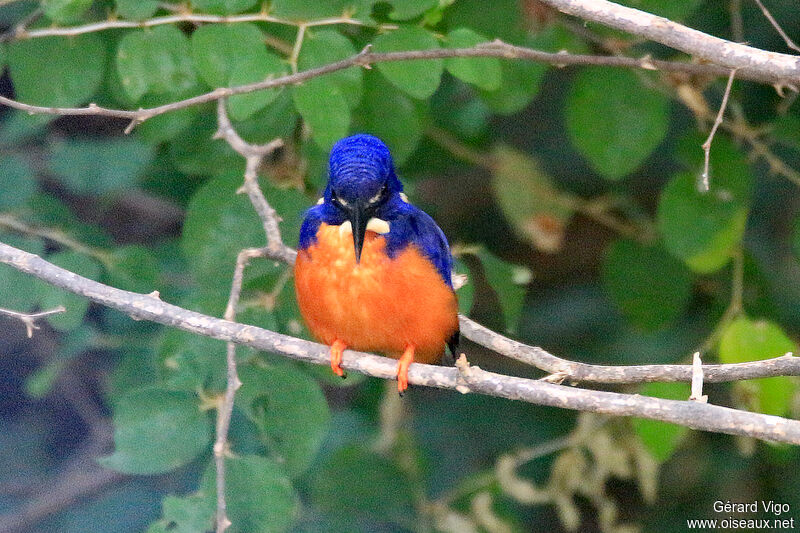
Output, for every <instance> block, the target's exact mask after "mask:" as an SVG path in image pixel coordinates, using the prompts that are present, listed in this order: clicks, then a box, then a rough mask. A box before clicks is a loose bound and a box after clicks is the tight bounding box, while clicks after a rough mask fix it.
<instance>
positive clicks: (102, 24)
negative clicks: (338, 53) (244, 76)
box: [0, 12, 383, 41]
mask: <svg viewBox="0 0 800 533" xmlns="http://www.w3.org/2000/svg"><path fill="white" fill-rule="evenodd" d="M181 22H190V23H194V24H211V23H222V24H234V23H239V22H271V23H274V24H283V25H286V26H301V25H305V26H332V25H336V24H349V25H354V26H372V25H373V24H371V23H369V22H365V21H362V20H358V19H354V18H350V17H330V18H324V19H319V20H314V21H310V22H302V21H296V20H290V19H284V18H280V17H274V16H272V15H269V14H268V13H264V12H261V13H246V14H242V15H207V14H203V13H176V14H174V15H165V16H163V17H154V18H151V19H147V20H142V21H135V20H102V21H98V22H92V23H89V24H83V25H81V26H66V27H58V26H55V27H52V28H39V29H35V30H28V29H26V28H25V27H24V26H23V27H21V28H20V27H17V28H15V29H12V30H11V31H9V32H7V33H5V34H3V35H0V41H11V40H15V39H35V38H38V37H55V36H74V35H82V34H85V33H94V32H99V31H106V30H113V29H123V28H152V27H154V26H162V25H165V24H178V23H181ZM381 27H383V26H381Z"/></svg>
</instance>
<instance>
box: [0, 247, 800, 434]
mask: <svg viewBox="0 0 800 533" xmlns="http://www.w3.org/2000/svg"><path fill="white" fill-rule="evenodd" d="M0 262H2V263H5V264H7V265H9V266H11V267H13V268H16V269H17V270H20V271H22V272H25V273H27V274H30V275H32V276H34V277H36V278H39V279H41V280H43V281H46V282H47V283H50V284H52V285H55V286H57V287H61V288H63V289H65V290H67V291H70V292H72V293H75V294H79V295H81V296H84V297H86V298H89V299H90V300H92V301H94V302H97V303H99V304H102V305H105V306H108V307H112V308H114V309H117V310H119V311H121V312H123V313H126V314H128V315H130V316H132V317H134V318H137V319H142V320H150V321H153V322H157V323H159V324H164V325H167V326H171V327H177V328H179V329H182V330H185V331H189V332H192V333H196V334H199V335H205V336H208V337H212V338H215V339H219V340H223V341H229V342H234V343H236V344H241V345H244V346H249V347H251V348H255V349H257V350H263V351H268V352H273V353H277V354H281V355H284V356H287V357H291V358H293V359H298V360H302V361H307V362H311V363H314V364H320V365H327V364H329V362H330V361H329V353H328V347H327V346H323V345H321V344H317V343H314V342H310V341H306V340H302V339H298V338H294V337H290V336H288V335H282V334H280V333H276V332H273V331H268V330H265V329H262V328H259V327H256V326H250V325H245V324H237V323H235V322H230V321H228V320H222V319H219V318H214V317H210V316H206V315H203V314H200V313H196V312H194V311H189V310H187V309H183V308H180V307H177V306H174V305H171V304H168V303H165V302H163V301H161V300H160V299H158V298H156V297H154V296H151V295H143V294H137V293H133V292H128V291H123V290H120V289H115V288H113V287H109V286H108V285H104V284H102V283H98V282H96V281H92V280H90V279H87V278H83V277H81V276H78V275H77V274H73V273H72V272H69V271H67V270H64V269H62V268H59V267H57V266H55V265H53V264H51V263H48V262H47V261H45V260H44V259H42V258H40V257H38V256H36V255H33V254H30V253H28V252H25V251H22V250H19V249H16V248H13V247H11V246H8V245H6V244H2V243H0ZM462 324H463V321H462ZM342 366H343V367H344V368H346V369H347V370H351V371H355V372H361V373H363V374H367V375H370V376H374V377H378V378H382V379H395V378H396V374H397V362H396V361H395V360H393V359H388V358H386V357H379V356H376V355H372V354H367V353H361V352H354V351H349V350H348V351H346V352H345V357H344V361H343V363H342ZM688 368H689V370H690V372H691V367H688ZM690 379H691V378H690ZM707 381H708V380H707ZM409 382H410V383H412V384H414V385H421V386H428V387H438V388H442V389H459V390H462V391H469V392H477V393H482V394H486V395H491V396H497V397H502V398H509V399H513V400H521V401H526V402H530V403H535V404H539V405H549V406H553V407H560V408H565V409H576V410H581V411H592V412H598V413H606V414H612V415H618V416H637V417H642V418H651V419H653V420H661V421H665V422H672V423H674V424H680V425H684V426H687V427H691V428H694V429H702V430H705V431H714V432H720V433H729V434H733V435H746V436H750V437H755V438H759V439H765V440H774V441H780V442H789V443H793V444H800V422H798V421H795V420H787V419H784V418H780V417H776V416H770V415H762V414H757V413H749V412H745V411H738V410H736V409H730V408H726V407H720V406H716V405H710V404H703V403H697V402H690V401H675V400H663V399H659V398H648V397H642V396H638V395H629V394H619V393H614V392H603V391H591V390H583V389H575V388H572V387H568V386H563V385H556V384H552V383H546V382H542V381H536V380H530V379H523V378H516V377H510V376H504V375H500V374H495V373H492V372H486V371H484V370H481V369H479V368H477V367H470V368H467V369H462V370H461V371H459V370H458V369H455V368H445V367H441V366H433V365H422V364H412V365H411V368H410V369H409ZM465 387H466V389H465Z"/></svg>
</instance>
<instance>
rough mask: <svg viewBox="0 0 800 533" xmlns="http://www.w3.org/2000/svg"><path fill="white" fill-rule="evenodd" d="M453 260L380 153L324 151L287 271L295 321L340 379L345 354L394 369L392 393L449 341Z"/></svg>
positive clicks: (372, 142)
mask: <svg viewBox="0 0 800 533" xmlns="http://www.w3.org/2000/svg"><path fill="white" fill-rule="evenodd" d="M452 268H453V260H452V256H451V255H450V247H449V246H448V244H447V238H446V237H445V236H444V233H443V232H442V230H441V229H440V228H439V226H437V225H436V222H434V220H433V219H432V218H431V217H430V216H429V215H428V214H427V213H425V212H424V211H422V210H420V209H419V208H417V207H415V206H413V205H412V204H411V203H409V201H408V197H407V196H406V195H405V194H404V193H403V184H402V183H401V182H400V180H399V179H398V177H397V175H396V174H395V169H394V162H393V161H392V155H391V153H390V151H389V148H388V147H387V146H386V145H385V144H384V143H383V141H381V140H380V139H378V138H377V137H374V136H372V135H366V134H358V135H353V136H351V137H345V138H344V139H341V140H339V141H338V142H337V143H336V144H334V146H333V148H332V149H331V153H330V160H329V164H328V183H327V185H326V187H325V192H324V193H323V196H322V198H320V199H319V201H318V202H317V205H315V206H314V207H312V208H311V209H309V210H308V211H307V212H306V215H305V220H304V221H303V225H302V226H301V228H300V244H299V246H298V253H297V261H296V262H295V266H294V275H295V290H296V293H297V303H298V304H299V307H300V313H301V315H302V316H303V318H304V320H305V321H306V324H307V325H308V328H309V330H310V331H311V333H312V334H313V335H314V337H316V338H317V339H318V340H319V341H320V342H322V343H324V344H327V345H329V346H330V354H331V369H332V370H333V372H334V373H335V374H337V375H339V376H341V377H345V374H344V371H343V370H342V368H341V366H340V365H341V362H342V352H343V351H344V350H345V349H347V348H351V349H354V350H360V351H370V352H379V353H382V354H384V355H387V356H389V357H393V358H395V359H398V364H397V390H398V391H399V392H400V393H401V394H402V393H403V392H404V391H405V390H406V389H407V388H408V367H409V365H411V363H412V362H414V361H418V362H421V363H435V362H438V361H439V360H440V359H441V357H442V355H443V354H444V353H445V345H447V346H449V348H450V352H451V354H452V355H453V356H454V357H455V354H456V347H457V343H458V338H459V331H458V302H457V300H456V295H455V292H454V290H453V285H452V281H451V277H452Z"/></svg>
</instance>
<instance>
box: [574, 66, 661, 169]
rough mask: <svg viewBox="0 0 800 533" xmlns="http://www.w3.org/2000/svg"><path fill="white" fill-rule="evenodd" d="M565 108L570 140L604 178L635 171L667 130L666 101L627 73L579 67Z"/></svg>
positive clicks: (619, 70)
mask: <svg viewBox="0 0 800 533" xmlns="http://www.w3.org/2000/svg"><path fill="white" fill-rule="evenodd" d="M566 106H567V107H566V120H567V131H568V132H569V135H570V138H571V139H572V143H573V144H574V145H575V147H576V148H577V149H578V150H579V151H580V152H581V154H583V155H584V156H585V157H586V159H587V160H588V161H589V164H590V165H591V166H592V168H594V169H595V170H596V171H597V172H598V173H600V174H601V175H602V176H603V177H605V178H607V179H612V180H616V179H620V178H622V177H624V176H626V175H627V174H630V173H631V172H633V171H634V170H636V169H637V168H638V167H639V166H640V165H641V164H642V162H643V161H644V160H645V159H646V158H647V157H648V156H649V155H650V154H651V153H652V152H653V150H655V149H656V147H657V146H658V145H659V144H660V143H661V141H662V139H663V138H664V136H665V135H666V134H667V126H668V124H669V101H668V100H667V98H666V97H665V96H663V95H661V94H660V93H658V92H656V91H654V90H651V89H648V88H646V87H644V86H643V85H642V83H641V82H640V81H639V79H638V78H637V77H636V75H635V74H634V73H632V72H629V71H625V70H621V69H607V68H599V67H589V68H586V69H583V70H581V71H580V73H579V74H578V76H577V77H576V78H575V80H574V81H573V84H572V89H571V90H570V93H569V96H568V97H567V104H566Z"/></svg>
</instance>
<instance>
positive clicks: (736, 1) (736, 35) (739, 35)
mask: <svg viewBox="0 0 800 533" xmlns="http://www.w3.org/2000/svg"><path fill="white" fill-rule="evenodd" d="M728 12H729V13H730V17H731V36H732V37H733V40H734V41H735V42H737V43H741V42H744V23H743V22H742V0H730V4H729V5H728Z"/></svg>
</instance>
